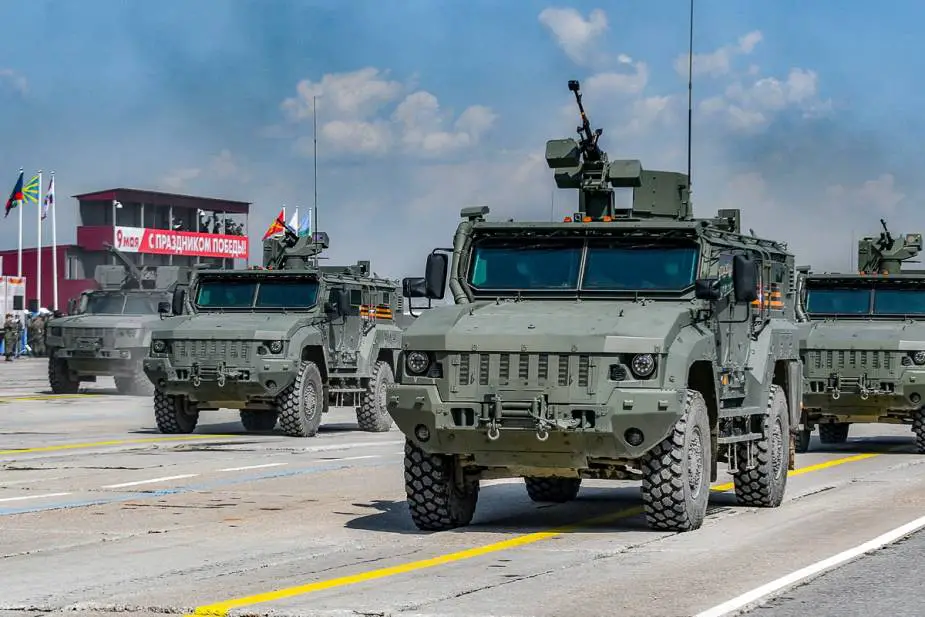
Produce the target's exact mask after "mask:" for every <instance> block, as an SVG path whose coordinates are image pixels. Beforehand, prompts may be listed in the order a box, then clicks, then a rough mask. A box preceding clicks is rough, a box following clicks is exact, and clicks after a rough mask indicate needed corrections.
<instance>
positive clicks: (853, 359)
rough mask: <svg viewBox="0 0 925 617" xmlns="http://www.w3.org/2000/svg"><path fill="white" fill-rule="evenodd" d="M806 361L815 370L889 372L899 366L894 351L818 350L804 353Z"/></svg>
mask: <svg viewBox="0 0 925 617" xmlns="http://www.w3.org/2000/svg"><path fill="white" fill-rule="evenodd" d="M806 363H807V365H808V366H809V368H810V369H812V370H817V371H832V372H835V371H846V370H847V371H851V370H865V371H881V372H889V371H892V370H894V369H896V368H897V367H898V366H899V354H898V353H897V352H895V351H872V350H863V349H852V350H845V349H839V350H818V351H809V352H807V354H806Z"/></svg>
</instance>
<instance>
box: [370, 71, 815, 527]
mask: <svg viewBox="0 0 925 617" xmlns="http://www.w3.org/2000/svg"><path fill="white" fill-rule="evenodd" d="M569 89H570V90H572V91H573V92H575V95H576V98H577V99H578V104H579V109H580V110H581V116H582V121H583V125H582V126H580V127H579V134H580V135H581V139H580V141H576V140H574V139H561V140H552V141H548V142H547V143H546V161H547V163H548V165H549V167H550V168H552V169H554V170H555V172H554V173H555V180H556V184H557V186H558V187H559V188H567V189H578V191H579V203H578V211H577V212H576V213H575V214H574V216H572V217H567V218H566V219H565V220H564V222H535V221H508V222H490V221H488V220H486V219H485V218H484V215H485V214H487V213H488V208H486V207H477V208H465V209H463V211H462V218H463V219H465V220H463V221H462V222H461V223H460V224H459V226H458V228H457V230H456V235H455V237H454V239H453V247H452V249H437V250H435V251H434V252H433V253H432V254H431V255H429V256H428V258H427V264H426V270H425V274H426V275H425V276H424V277H423V278H422V279H406V280H405V281H403V287H404V291H405V293H406V296H407V297H424V298H429V299H431V300H432V299H437V298H442V297H443V295H444V292H445V285H446V279H445V276H446V274H447V270H449V287H450V290H451V292H452V294H453V300H454V301H455V304H454V305H447V306H439V307H434V308H430V310H425V311H422V313H421V315H420V317H418V318H417V320H416V321H415V322H414V323H412V324H411V325H410V326H409V327H408V329H407V330H406V331H405V335H404V338H403V344H402V354H401V358H400V361H399V364H398V366H399V369H398V373H397V375H396V385H394V386H392V387H390V388H389V395H388V409H389V412H390V413H391V415H392V417H393V418H394V420H395V422H396V424H397V425H398V427H399V428H400V429H401V431H402V432H403V433H404V434H405V436H406V438H407V439H406V446H405V461H404V466H405V489H406V493H407V501H408V505H409V508H410V512H411V518H412V519H413V521H414V524H415V525H416V526H417V527H418V528H419V529H422V530H441V529H450V528H454V527H458V526H464V525H467V524H468V523H469V522H470V521H471V519H472V517H473V513H474V511H475V508H476V501H477V499H478V495H479V481H480V480H481V479H488V478H505V477H523V478H524V479H525V483H526V490H527V493H528V495H529V496H530V498H532V499H533V500H534V501H541V502H566V501H569V500H571V499H574V498H575V497H576V496H577V495H578V492H579V488H580V485H581V482H582V480H583V479H586V478H588V479H612V480H628V479H629V480H632V479H637V480H641V481H642V495H643V503H644V511H645V515H646V519H647V521H648V524H649V525H650V526H651V527H654V528H657V529H665V530H674V531H686V530H692V529H697V528H698V527H700V525H701V524H702V522H703V519H704V517H705V513H706V509H707V500H708V498H709V493H710V482H711V481H714V480H716V479H717V477H718V475H717V474H718V467H717V465H718V463H720V462H724V463H726V465H727V467H728V470H729V471H730V472H731V473H732V476H733V480H734V484H735V493H736V496H737V498H738V500H739V502H740V503H742V504H745V505H749V506H763V507H776V506H778V505H779V504H780V503H781V500H782V498H783V495H784V492H785V487H786V484H787V469H788V467H789V468H792V465H793V458H792V456H791V451H792V449H791V447H792V438H793V435H792V433H791V429H790V427H791V426H792V425H795V424H796V422H797V421H798V420H799V402H800V400H801V394H802V392H801V387H802V382H801V380H800V376H801V369H800V360H799V355H798V342H797V340H796V334H797V326H796V323H795V319H796V317H795V295H796V290H795V278H796V277H795V274H796V272H795V267H794V263H793V256H792V255H791V254H790V253H789V252H788V251H787V249H786V247H785V246H784V245H783V244H781V243H778V242H774V241H771V240H765V239H760V238H757V237H753V236H750V235H744V234H742V233H740V232H739V211H738V210H720V211H719V213H718V216H717V217H716V218H711V219H695V218H693V215H692V211H691V204H690V201H689V184H688V176H687V175H685V174H680V173H673V172H666V171H650V170H645V169H643V168H642V166H641V164H640V162H639V161H637V160H615V161H609V160H608V158H607V155H606V154H605V153H604V152H603V151H601V149H600V148H599V147H598V145H597V140H598V138H599V136H600V134H601V132H602V131H601V130H600V129H598V130H597V131H595V132H594V133H593V134H592V131H591V128H590V125H589V123H588V120H587V118H586V117H585V114H584V110H583V109H582V107H581V95H580V91H579V86H578V82H574V81H573V82H569ZM621 187H622V188H632V189H633V201H632V206H631V208H628V209H618V208H616V207H615V200H614V191H613V189H614V188H621ZM447 254H450V255H451V256H452V259H451V260H450V259H449V258H448V257H447Z"/></svg>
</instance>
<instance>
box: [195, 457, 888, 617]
mask: <svg viewBox="0 0 925 617" xmlns="http://www.w3.org/2000/svg"><path fill="white" fill-rule="evenodd" d="M876 456H880V454H879V453H876V454H875V453H869V454H857V455H854V456H848V457H845V458H838V459H833V460H830V461H825V462H823V463H816V464H815V465H807V466H806V467H800V468H798V469H794V470H793V471H790V472H789V473H788V474H787V475H788V476H798V475H802V474H806V473H811V472H814V471H822V470H824V469H830V468H832V467H837V466H839V465H844V464H846V463H853V462H855V461H862V460H865V459H869V458H874V457H876ZM733 488H734V484H733V483H732V482H728V483H726V484H718V485H716V486H713V487H711V489H710V490H711V491H714V492H717V493H725V492H727V491H729V490H732V489H733ZM642 513H643V509H642V507H641V506H636V507H633V508H626V509H623V510H620V511H618V512H613V513H611V514H605V515H603V516H598V517H594V518H590V519H585V520H583V521H579V522H577V523H572V524H570V525H564V526H562V527H555V528H552V529H549V530H547V531H538V532H534V533H528V534H524V535H521V536H516V537H514V538H511V539H509V540H502V541H501V542H494V543H492V544H485V545H483V546H477V547H474V548H469V549H465V550H462V551H457V552H455V553H447V554H445V555H438V556H437V557H431V558H429V559H421V560H419V561H411V562H408V563H402V564H398V565H395V566H390V567H387V568H380V569H378V570H369V571H366V572H359V573H357V574H349V575H347V576H341V577H338V578H331V579H327V580H323V581H315V582H314V583H306V584H305V585H298V586H296V587H288V588H286V589H278V590H276V591H268V592H265V593H257V594H253V595H250V596H242V597H240V598H233V599H231V600H226V601H224V602H216V603H215V604H207V605H204V606H198V607H196V608H195V609H194V610H193V612H192V613H191V615H193V616H198V617H227V615H228V611H229V610H231V609H233V608H240V607H242V606H250V605H251V604H260V603H262V602H272V601H274V600H284V599H286V598H292V597H295V596H301V595H305V594H309V593H313V592H316V591H324V590H326V589H334V588H336V587H347V586H349V585H356V584H358V583H365V582H367V581H374V580H377V579H380V578H386V577H389V576H395V575H397V574H407V573H408V572H415V571H417V570H425V569H428V568H433V567H436V566H441V565H444V564H448V563H454V562H457V561H463V560H466V559H472V558H473V557H481V556H483V555H488V554H491V553H497V552H499V551H505V550H508V549H512V548H517V547H520V546H526V545H528V544H535V543H537V542H542V541H543V540H549V539H551V538H555V537H557V536H561V535H564V534H567V533H573V532H575V531H580V530H581V529H582V528H586V527H591V526H593V525H601V524H606V523H613V522H616V521H619V520H623V519H627V518H630V517H632V516H637V515H639V514H642ZM186 617H191V616H190V615H187V616H186Z"/></svg>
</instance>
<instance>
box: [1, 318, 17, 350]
mask: <svg viewBox="0 0 925 617" xmlns="http://www.w3.org/2000/svg"><path fill="white" fill-rule="evenodd" d="M17 323H19V322H18V321H17V320H15V319H13V314H12V313H7V314H6V319H5V320H4V321H3V355H4V356H5V357H6V361H7V362H12V361H13V355H14V354H15V353H16V341H17V339H18V338H19V337H17V336H16V324H17Z"/></svg>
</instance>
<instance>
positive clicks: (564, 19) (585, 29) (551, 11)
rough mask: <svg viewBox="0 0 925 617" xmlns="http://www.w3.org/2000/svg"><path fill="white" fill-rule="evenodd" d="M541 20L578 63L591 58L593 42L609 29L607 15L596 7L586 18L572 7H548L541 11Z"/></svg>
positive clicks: (568, 54)
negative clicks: (589, 53)
mask: <svg viewBox="0 0 925 617" xmlns="http://www.w3.org/2000/svg"><path fill="white" fill-rule="evenodd" d="M539 20H540V23H541V24H543V25H544V26H545V27H546V28H548V29H549V31H550V32H551V33H552V35H553V37H554V38H555V40H556V44H557V45H559V47H561V48H562V50H563V51H565V54H566V55H567V56H568V57H569V58H570V59H571V60H572V62H575V63H576V64H584V63H586V62H587V61H588V60H589V56H588V52H589V51H590V48H591V45H592V43H594V42H595V41H596V40H597V39H598V37H600V36H601V35H602V34H603V33H604V32H605V31H606V30H607V15H606V14H605V13H604V11H602V10H601V9H594V10H593V11H591V12H590V13H589V14H588V18H587V19H585V18H584V17H582V16H581V13H579V12H578V11H576V10H575V9H572V8H566V9H559V8H547V9H544V10H543V11H542V12H541V13H540V15H539Z"/></svg>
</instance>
